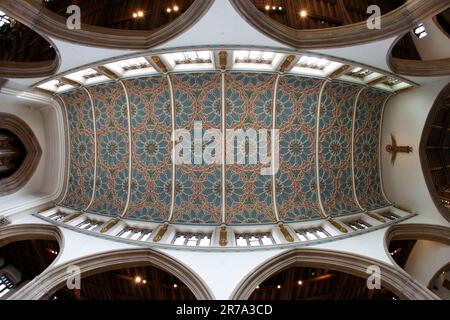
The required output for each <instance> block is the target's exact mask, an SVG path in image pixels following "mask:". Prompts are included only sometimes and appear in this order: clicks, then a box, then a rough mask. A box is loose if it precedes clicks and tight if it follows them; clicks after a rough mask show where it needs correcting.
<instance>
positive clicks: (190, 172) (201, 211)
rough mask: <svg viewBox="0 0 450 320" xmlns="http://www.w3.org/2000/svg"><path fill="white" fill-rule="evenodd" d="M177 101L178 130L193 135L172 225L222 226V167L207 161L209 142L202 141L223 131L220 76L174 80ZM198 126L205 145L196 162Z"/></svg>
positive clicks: (178, 180) (179, 173)
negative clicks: (210, 131) (211, 133)
mask: <svg viewBox="0 0 450 320" xmlns="http://www.w3.org/2000/svg"><path fill="white" fill-rule="evenodd" d="M171 79H172V85H173V91H174V99H175V100H174V101H175V114H176V116H175V118H176V121H175V128H176V129H185V130H187V131H188V132H190V133H191V137H192V139H191V146H192V147H191V154H190V163H188V164H180V165H177V166H176V187H175V205H174V210H173V218H172V221H174V222H178V223H216V224H219V223H220V222H221V212H222V188H221V181H222V178H221V172H222V169H221V168H222V166H221V165H220V163H212V164H210V163H209V162H206V161H204V159H203V157H202V153H203V150H204V148H206V145H207V144H208V143H207V141H205V140H206V139H205V140H203V139H202V136H203V134H204V133H205V131H206V130H208V129H218V130H220V128H221V97H222V94H221V75H220V73H200V74H182V75H174V76H172V77H171ZM195 122H197V124H199V125H201V128H202V129H199V130H198V133H199V137H198V139H199V142H200V143H202V144H201V145H200V144H198V146H201V147H202V149H201V150H200V154H199V156H200V157H199V158H197V159H195V158H194V157H195V145H194V139H196V138H197V135H196V133H194V125H195ZM202 141H203V142H202Z"/></svg>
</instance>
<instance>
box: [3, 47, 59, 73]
mask: <svg viewBox="0 0 450 320" xmlns="http://www.w3.org/2000/svg"><path fill="white" fill-rule="evenodd" d="M60 61H61V59H60V55H59V53H57V55H56V58H55V60H48V61H39V62H6V61H0V70H1V71H0V77H5V78H40V77H48V76H51V75H53V74H55V73H56V72H57V71H58V68H59V65H60Z"/></svg>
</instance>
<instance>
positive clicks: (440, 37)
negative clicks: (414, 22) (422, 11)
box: [411, 18, 450, 60]
mask: <svg viewBox="0 0 450 320" xmlns="http://www.w3.org/2000/svg"><path fill="white" fill-rule="evenodd" d="M423 25H424V27H425V29H426V30H427V33H428V35H427V36H426V37H425V38H422V39H419V38H417V37H416V36H415V35H414V33H413V32H411V37H412V39H413V41H414V44H415V45H416V48H417V51H418V52H419V55H420V57H421V58H422V60H435V59H445V58H450V39H449V37H448V36H447V35H446V34H444V33H443V32H442V31H441V29H440V28H439V27H438V26H437V25H436V23H434V21H433V19H432V18H430V19H428V20H426V21H425V22H424V23H423Z"/></svg>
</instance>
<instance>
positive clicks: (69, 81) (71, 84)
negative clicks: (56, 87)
mask: <svg viewBox="0 0 450 320" xmlns="http://www.w3.org/2000/svg"><path fill="white" fill-rule="evenodd" d="M59 82H61V83H64V84H67V85H69V86H73V87H75V88H78V87H80V86H81V84H80V83H78V82H76V81H73V80H72V79H69V78H66V77H61V78H59Z"/></svg>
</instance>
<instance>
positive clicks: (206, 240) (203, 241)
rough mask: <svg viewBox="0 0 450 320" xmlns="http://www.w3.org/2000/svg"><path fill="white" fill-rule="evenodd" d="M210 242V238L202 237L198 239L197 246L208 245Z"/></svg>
mask: <svg viewBox="0 0 450 320" xmlns="http://www.w3.org/2000/svg"><path fill="white" fill-rule="evenodd" d="M210 243H211V239H209V238H208V237H204V238H203V239H201V240H200V244H199V246H202V247H208V246H209V245H210Z"/></svg>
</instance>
